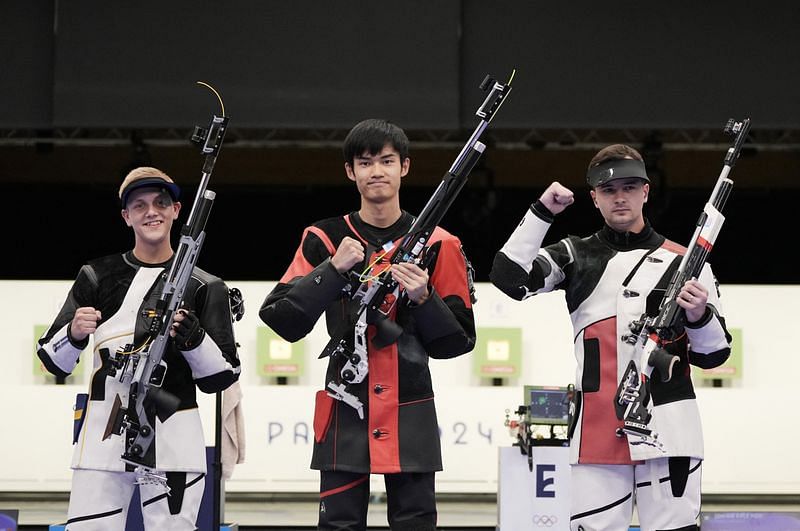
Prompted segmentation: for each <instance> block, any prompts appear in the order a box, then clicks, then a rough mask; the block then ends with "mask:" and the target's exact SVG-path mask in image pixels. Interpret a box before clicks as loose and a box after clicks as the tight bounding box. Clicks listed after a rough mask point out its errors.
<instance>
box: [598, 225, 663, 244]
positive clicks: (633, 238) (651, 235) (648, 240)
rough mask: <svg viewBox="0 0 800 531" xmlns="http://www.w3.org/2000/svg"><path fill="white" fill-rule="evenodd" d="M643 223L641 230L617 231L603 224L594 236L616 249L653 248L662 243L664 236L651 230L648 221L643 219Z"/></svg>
mask: <svg viewBox="0 0 800 531" xmlns="http://www.w3.org/2000/svg"><path fill="white" fill-rule="evenodd" d="M644 223H645V225H644V228H643V229H642V230H641V232H619V231H616V230H614V229H612V228H611V227H609V226H608V225H604V226H603V228H602V229H601V230H599V231H597V232H596V233H595V236H597V237H598V238H599V239H600V240H601V241H603V242H605V243H606V244H608V246H609V247H611V248H612V249H616V250H617V251H629V250H631V249H653V248H655V247H658V246H660V245H661V244H662V243H664V237H663V236H662V235H660V234H658V233H657V232H656V231H654V230H653V227H651V226H650V222H649V221H647V220H646V219H645V220H644Z"/></svg>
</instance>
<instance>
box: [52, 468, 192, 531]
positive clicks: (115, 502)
mask: <svg viewBox="0 0 800 531" xmlns="http://www.w3.org/2000/svg"><path fill="white" fill-rule="evenodd" d="M185 476H186V480H185V481H182V482H181V483H183V484H182V485H174V484H173V485H171V487H172V490H171V491H170V494H169V495H167V494H166V489H164V488H163V487H162V486H160V485H140V486H139V495H140V498H141V502H142V516H143V518H144V528H145V529H147V530H148V531H150V530H153V531H155V530H158V531H162V530H165V531H184V530H188V531H194V530H195V529H196V526H195V522H197V515H198V513H199V511H200V502H201V501H202V499H203V489H204V486H205V475H204V474H198V473H193V472H188V473H186V475H185ZM135 479H136V476H135V474H134V473H132V472H107V471H103V470H74V471H73V473H72V491H71V492H70V496H69V510H68V514H67V525H66V530H65V531H116V530H119V531H124V529H125V522H126V520H127V518H128V507H129V506H130V502H131V497H132V496H133V489H135V488H136V486H137V485H136V483H135ZM170 502H172V503H171V505H172V507H170ZM173 513H175V514H173Z"/></svg>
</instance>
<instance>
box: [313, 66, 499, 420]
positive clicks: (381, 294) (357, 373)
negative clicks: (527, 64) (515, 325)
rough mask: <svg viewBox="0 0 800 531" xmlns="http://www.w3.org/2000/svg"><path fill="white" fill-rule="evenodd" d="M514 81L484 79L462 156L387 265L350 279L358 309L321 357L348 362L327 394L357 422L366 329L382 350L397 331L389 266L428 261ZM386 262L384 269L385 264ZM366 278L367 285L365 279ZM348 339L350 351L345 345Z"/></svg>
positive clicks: (361, 413) (360, 411) (394, 283)
mask: <svg viewBox="0 0 800 531" xmlns="http://www.w3.org/2000/svg"><path fill="white" fill-rule="evenodd" d="M513 79H514V73H513V72H512V74H511V77H510V79H509V80H508V82H507V83H505V84H503V83H500V82H498V81H496V80H494V79H492V78H491V77H490V76H486V78H485V79H484V80H483V82H482V83H481V84H480V88H481V90H483V91H488V92H489V94H488V95H487V96H486V99H485V100H484V101H483V103H482V104H481V106H480V107H479V108H478V110H477V112H476V113H475V114H476V116H478V118H480V122H479V123H478V126H477V127H476V128H475V130H474V131H473V133H472V135H471V136H470V137H469V140H467V142H466V144H465V145H464V147H463V148H462V149H461V152H460V153H459V154H458V156H457V157H456V159H455V161H454V162H453V164H452V166H450V169H449V170H448V171H447V173H445V175H444V177H443V178H442V181H441V183H439V186H438V187H437V188H436V191H435V192H434V193H433V195H432V196H431V198H430V199H429V200H428V203H427V204H426V205H425V207H424V208H423V209H422V212H420V214H419V216H417V217H416V219H415V220H414V223H413V224H412V226H411V228H410V229H409V230H408V232H407V233H406V235H405V236H403V238H402V240H401V241H400V244H399V245H397V246H395V247H394V248H393V249H392V254H391V256H390V257H389V258H388V260H387V262H385V263H384V264H381V267H382V268H383V269H382V271H381V272H380V273H379V274H377V275H369V276H367V277H365V276H364V275H361V276H358V275H354V276H355V277H357V278H354V279H353V281H352V282H351V283H350V284H349V289H348V288H346V289H347V290H348V293H349V297H350V299H351V300H352V301H353V302H354V303H356V304H357V305H358V306H357V309H356V311H355V315H353V316H352V317H353V320H352V321H350V322H349V323H354V324H346V325H345V326H343V327H340V329H339V330H337V332H336V333H335V334H334V336H333V337H331V339H330V341H329V342H328V344H327V345H326V346H325V348H324V349H323V351H322V354H320V356H319V357H320V358H324V357H326V356H345V357H346V359H347V362H346V363H345V364H344V367H343V368H342V370H341V373H340V375H341V377H342V380H343V381H344V382H345V383H338V384H337V383H336V382H334V381H331V382H330V383H329V384H328V389H329V391H328V394H329V395H330V396H332V397H333V398H336V399H337V400H341V401H343V402H345V403H346V404H348V405H350V406H352V407H354V408H355V409H356V411H358V415H359V417H360V418H362V419H363V418H364V411H363V405H362V404H361V401H360V400H359V399H358V398H357V397H356V396H355V395H354V394H352V393H350V392H349V391H348V390H347V388H348V386H349V385H351V384H357V383H359V382H361V381H363V380H364V378H365V377H366V375H367V372H368V370H369V368H368V362H367V337H366V330H367V325H370V324H371V325H375V327H376V336H375V338H374V339H373V343H374V344H375V345H376V346H377V347H378V348H382V347H385V346H387V345H390V344H392V343H394V342H395V341H397V338H398V337H400V334H401V333H402V329H401V328H400V327H399V326H398V325H397V324H396V323H395V322H394V321H392V320H391V319H390V318H389V314H390V312H391V310H392V308H393V307H394V305H395V304H396V302H397V297H396V295H395V294H394V293H395V291H396V290H397V287H398V283H397V281H396V280H395V279H394V278H393V277H392V273H391V269H390V268H391V265H393V264H398V263H401V262H411V263H415V264H421V265H423V267H424V265H425V263H427V261H430V260H432V257H430V256H429V257H427V259H426V258H424V257H423V255H424V253H425V249H426V245H427V243H428V240H429V239H430V237H431V235H432V234H433V231H434V229H436V226H437V225H438V224H439V222H440V221H441V220H442V218H443V217H444V215H445V213H446V212H447V210H448V209H449V208H450V205H452V204H453V201H454V200H455V198H456V196H457V195H458V193H459V192H460V191H461V189H462V188H463V187H464V185H465V184H466V182H467V177H468V176H469V173H470V172H471V171H472V169H473V168H474V167H475V164H476V163H477V162H478V159H479V158H480V156H481V155H482V154H483V151H484V149H485V148H486V146H485V145H484V144H483V143H481V142H480V140H479V139H480V136H481V134H483V132H484V131H485V130H486V128H487V127H488V125H489V123H490V122H491V121H492V118H494V115H495V113H496V112H497V110H498V109H499V108H500V106H501V105H502V104H503V102H504V101H505V98H506V97H507V96H508V94H509V92H511V81H512V80H513ZM387 263H388V265H386V264H387ZM365 278H366V279H367V280H365ZM351 337H352V338H353V339H352V341H353V346H352V348H351V347H350V346H349V340H350V338H351Z"/></svg>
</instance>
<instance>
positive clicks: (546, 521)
mask: <svg viewBox="0 0 800 531" xmlns="http://www.w3.org/2000/svg"><path fill="white" fill-rule="evenodd" d="M557 523H558V517H557V516H556V515H554V514H534V515H533V525H535V526H536V527H553V526H554V525H556V524H557Z"/></svg>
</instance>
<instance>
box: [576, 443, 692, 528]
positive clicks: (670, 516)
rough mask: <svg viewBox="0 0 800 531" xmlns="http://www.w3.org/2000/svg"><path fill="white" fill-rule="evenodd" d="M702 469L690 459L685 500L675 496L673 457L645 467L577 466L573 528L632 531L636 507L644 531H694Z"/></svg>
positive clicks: (655, 460)
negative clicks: (671, 465) (629, 529)
mask: <svg viewBox="0 0 800 531" xmlns="http://www.w3.org/2000/svg"><path fill="white" fill-rule="evenodd" d="M701 465H702V461H701V460H699V459H695V458H691V459H689V467H688V470H689V475H688V477H687V478H686V487H685V490H684V491H683V493H682V495H681V496H680V497H676V496H674V495H673V488H672V480H673V478H671V477H670V471H669V462H668V458H660V459H651V460H648V461H645V463H644V464H641V465H582V464H578V465H572V467H571V477H570V494H571V500H570V529H571V530H572V531H617V530H619V531H627V530H628V528H629V527H630V524H631V518H632V516H633V506H634V503H635V504H636V510H637V512H638V514H639V525H640V526H641V529H642V531H657V530H672V529H676V530H677V529H694V527H692V526H695V525H697V519H698V517H699V515H700V479H701V470H702V467H701ZM684 470H685V469H684ZM679 476H680V474H676V478H675V479H676V480H677V481H680V479H679Z"/></svg>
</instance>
